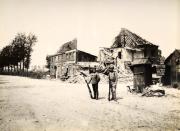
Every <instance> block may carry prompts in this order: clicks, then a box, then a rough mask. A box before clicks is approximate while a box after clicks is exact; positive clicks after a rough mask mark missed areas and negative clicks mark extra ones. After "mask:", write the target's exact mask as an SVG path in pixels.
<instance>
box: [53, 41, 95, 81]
mask: <svg viewBox="0 0 180 131" xmlns="http://www.w3.org/2000/svg"><path fill="white" fill-rule="evenodd" d="M93 64H97V57H96V56H94V55H92V54H89V53H86V52H84V51H80V50H78V49H77V39H74V40H72V41H69V42H67V43H65V44H63V45H62V46H61V47H60V49H59V50H58V51H57V53H56V54H54V55H51V56H50V75H51V76H54V77H55V78H64V77H67V78H68V77H70V76H73V75H75V74H76V71H77V69H78V68H80V67H84V66H85V67H88V66H90V65H93Z"/></svg>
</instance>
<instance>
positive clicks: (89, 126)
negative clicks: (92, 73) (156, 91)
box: [0, 76, 180, 131]
mask: <svg viewBox="0 0 180 131" xmlns="http://www.w3.org/2000/svg"><path fill="white" fill-rule="evenodd" d="M131 84H132V83H129V82H127V81H125V82H123V83H119V84H118V88H117V96H118V102H108V101H107V95H108V85H107V83H106V84H100V86H99V91H100V99H99V100H98V101H97V100H92V99H90V98H89V95H88V90H87V88H86V85H85V84H83V83H82V84H67V83H62V82H60V81H58V80H52V81H50V80H36V79H29V78H24V77H16V76H0V131H62V130H65V131H119V130H134V131H136V130H149V131H152V130H158V131H159V130H162V131H165V130H180V90H177V89H172V88H164V89H165V90H166V96H164V97H141V96H140V95H135V94H130V93H128V92H127V89H126V85H131Z"/></svg>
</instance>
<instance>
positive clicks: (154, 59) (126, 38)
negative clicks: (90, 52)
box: [99, 28, 159, 69]
mask: <svg viewBox="0 0 180 131" xmlns="http://www.w3.org/2000/svg"><path fill="white" fill-rule="evenodd" d="M158 53H159V50H158V46H157V45H154V44H152V43H150V42H148V41H146V40H145V39H143V38H141V37H140V36H138V35H136V34H135V33H132V32H131V31H129V30H127V29H124V28H122V29H121V31H120V33H119V35H118V36H116V37H115V41H114V43H113V45H112V46H111V47H110V48H100V52H99V61H100V63H101V64H104V65H106V64H108V63H114V64H115V65H117V66H120V68H121V69H126V68H128V65H130V64H131V62H133V61H134V60H135V59H142V58H143V59H144V58H147V59H149V60H150V61H151V63H152V64H154V65H156V64H158Z"/></svg>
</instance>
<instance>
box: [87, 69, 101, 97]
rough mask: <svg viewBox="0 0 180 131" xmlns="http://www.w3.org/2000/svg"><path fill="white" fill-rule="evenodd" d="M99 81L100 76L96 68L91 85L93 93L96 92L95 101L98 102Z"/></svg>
mask: <svg viewBox="0 0 180 131" xmlns="http://www.w3.org/2000/svg"><path fill="white" fill-rule="evenodd" d="M99 81H100V76H99V74H98V73H97V70H96V68H93V69H92V73H91V77H90V81H89V83H91V84H92V88H93V92H94V97H93V99H96V100H98V97H99V91H98V83H99Z"/></svg>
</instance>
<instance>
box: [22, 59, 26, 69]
mask: <svg viewBox="0 0 180 131" xmlns="http://www.w3.org/2000/svg"><path fill="white" fill-rule="evenodd" d="M24 61H25V60H24V59H23V62H22V64H23V72H24V68H25V66H24Z"/></svg>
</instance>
